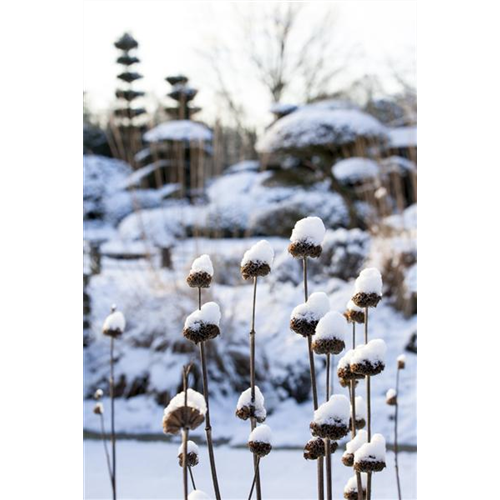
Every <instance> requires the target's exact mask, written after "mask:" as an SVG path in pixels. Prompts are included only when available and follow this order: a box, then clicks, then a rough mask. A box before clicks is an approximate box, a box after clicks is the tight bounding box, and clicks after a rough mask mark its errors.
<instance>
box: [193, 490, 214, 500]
mask: <svg viewBox="0 0 500 500" xmlns="http://www.w3.org/2000/svg"><path fill="white" fill-rule="evenodd" d="M188 500H212V499H211V498H210V497H209V496H208V495H207V494H206V493H204V492H203V491H201V490H193V491H192V492H191V493H190V494H189V496H188Z"/></svg>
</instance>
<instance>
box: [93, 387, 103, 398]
mask: <svg viewBox="0 0 500 500" xmlns="http://www.w3.org/2000/svg"><path fill="white" fill-rule="evenodd" d="M103 395H104V392H103V390H102V389H97V390H96V391H95V393H94V399H101V398H102V397H103Z"/></svg>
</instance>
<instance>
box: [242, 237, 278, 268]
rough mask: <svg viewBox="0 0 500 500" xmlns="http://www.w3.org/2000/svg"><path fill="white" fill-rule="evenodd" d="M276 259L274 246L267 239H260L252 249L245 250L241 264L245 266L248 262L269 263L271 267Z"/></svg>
mask: <svg viewBox="0 0 500 500" xmlns="http://www.w3.org/2000/svg"><path fill="white" fill-rule="evenodd" d="M273 259H274V250H273V247H272V246H271V245H270V244H269V242H268V241H267V240H260V241H259V242H258V243H256V244H255V245H253V246H252V247H251V248H250V250H247V251H246V252H245V255H243V259H242V261H241V265H242V266H244V265H245V264H247V263H248V262H255V263H262V264H268V265H269V267H271V265H272V263H273Z"/></svg>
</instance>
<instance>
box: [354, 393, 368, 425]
mask: <svg viewBox="0 0 500 500" xmlns="http://www.w3.org/2000/svg"><path fill="white" fill-rule="evenodd" d="M355 404H356V420H361V419H363V420H366V417H367V409H366V403H365V400H364V399H363V398H362V397H361V396H356V398H355Z"/></svg>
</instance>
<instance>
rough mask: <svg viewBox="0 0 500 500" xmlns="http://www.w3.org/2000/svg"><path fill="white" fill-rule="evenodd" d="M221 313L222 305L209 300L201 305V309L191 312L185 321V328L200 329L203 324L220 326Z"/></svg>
mask: <svg viewBox="0 0 500 500" xmlns="http://www.w3.org/2000/svg"><path fill="white" fill-rule="evenodd" d="M220 318H221V314H220V307H219V305H218V304H216V303H215V302H207V303H205V304H203V305H202V306H201V309H196V311H194V312H193V313H191V314H190V315H189V316H188V317H187V318H186V321H185V323H184V328H185V329H187V328H189V329H191V330H198V329H199V328H200V326H201V324H203V323H204V324H207V325H217V326H219V322H220Z"/></svg>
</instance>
